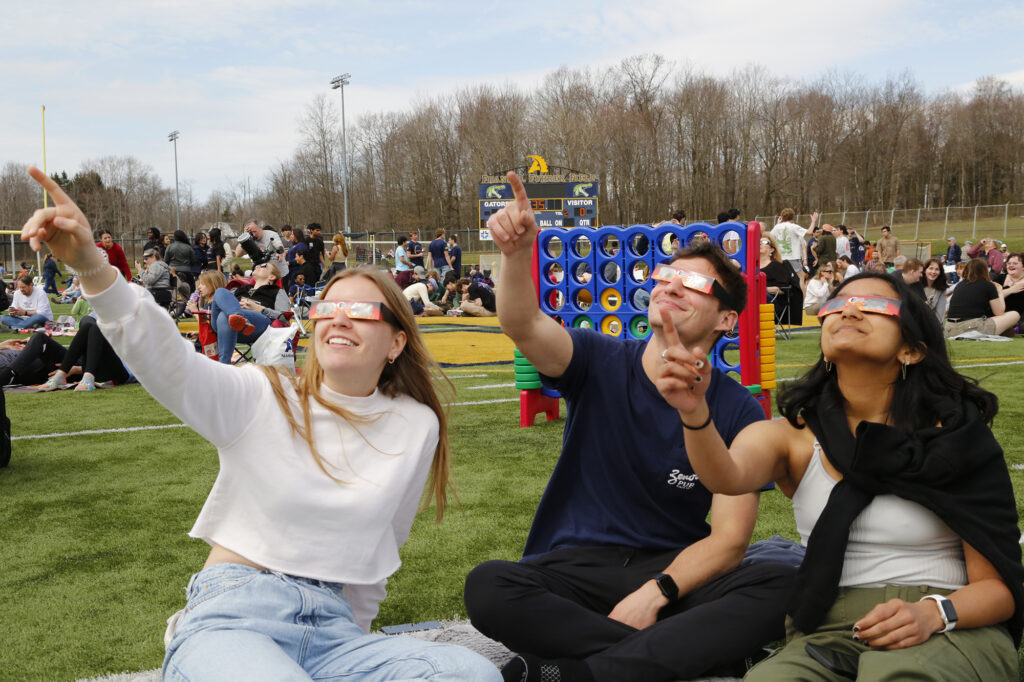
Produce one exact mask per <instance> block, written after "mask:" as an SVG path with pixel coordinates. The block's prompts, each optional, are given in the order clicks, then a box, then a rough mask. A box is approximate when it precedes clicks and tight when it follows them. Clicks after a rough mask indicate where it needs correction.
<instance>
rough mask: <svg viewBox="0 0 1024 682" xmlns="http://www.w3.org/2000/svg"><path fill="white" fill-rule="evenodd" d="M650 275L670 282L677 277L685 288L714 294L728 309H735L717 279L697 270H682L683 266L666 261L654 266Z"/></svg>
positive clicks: (710, 294) (709, 294)
mask: <svg viewBox="0 0 1024 682" xmlns="http://www.w3.org/2000/svg"><path fill="white" fill-rule="evenodd" d="M651 277H652V278H654V279H656V280H658V281H659V282H666V283H668V282H671V281H672V280H673V279H676V278H679V279H680V280H681V281H682V283H683V286H684V287H686V288H687V289H693V290H694V291H699V292H700V293H702V294H707V295H708V296H714V297H715V298H717V299H718V300H719V301H721V302H722V303H724V304H725V306H726V307H727V308H729V310H736V306H735V305H734V304H733V301H732V296H730V295H729V292H728V291H726V290H725V287H723V286H722V285H721V284H719V283H718V280H716V279H714V278H713V277H708V276H707V275H702V274H700V273H699V272H693V271H691V270H684V269H683V268H674V267H672V266H671V265H668V264H667V263H660V264H658V265H655V266H654V270H653V271H652V272H651Z"/></svg>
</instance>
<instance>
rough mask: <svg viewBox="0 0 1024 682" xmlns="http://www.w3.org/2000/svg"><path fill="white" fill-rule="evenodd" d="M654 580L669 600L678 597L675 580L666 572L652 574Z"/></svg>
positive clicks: (671, 600)
mask: <svg viewBox="0 0 1024 682" xmlns="http://www.w3.org/2000/svg"><path fill="white" fill-rule="evenodd" d="M654 582H655V583H657V584H658V589H659V590H661V593H662V594H663V595H665V598H666V599H668V600H669V601H670V602H674V601H675V600H676V599H679V588H678V587H676V581H675V580H672V576H670V575H669V574H667V573H659V574H658V575H656V576H654Z"/></svg>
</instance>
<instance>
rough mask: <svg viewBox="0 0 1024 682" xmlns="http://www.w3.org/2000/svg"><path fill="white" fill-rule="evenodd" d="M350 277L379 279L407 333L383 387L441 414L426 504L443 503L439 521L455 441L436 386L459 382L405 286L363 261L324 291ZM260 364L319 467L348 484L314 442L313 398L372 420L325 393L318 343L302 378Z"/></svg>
mask: <svg viewBox="0 0 1024 682" xmlns="http://www.w3.org/2000/svg"><path fill="white" fill-rule="evenodd" d="M349 277H365V278H367V279H369V280H370V281H372V282H373V283H374V284H376V285H377V288H378V289H379V290H380V292H381V293H382V294H383V295H384V299H385V301H386V302H387V306H388V308H390V309H391V310H392V312H394V314H395V317H396V318H398V328H399V329H401V330H402V331H404V332H405V337H406V341H405V349H404V350H403V351H402V352H401V353H400V354H399V355H398V357H397V358H396V359H395V362H394V363H391V364H385V365H384V369H383V370H382V371H381V374H380V379H378V380H377V388H378V390H380V392H381V393H383V394H384V395H387V396H389V397H391V398H394V397H397V396H398V395H401V394H403V393H404V394H405V395H408V396H409V397H411V398H412V399H414V400H416V401H417V402H420V403H423V404H424V405H426V406H427V407H429V408H430V409H431V410H433V412H434V414H435V415H436V416H437V422H438V427H439V428H438V439H437V447H436V448H435V449H434V461H433V463H432V464H431V466H430V477H429V479H428V481H429V486H428V488H427V494H426V495H425V497H424V500H423V505H422V506H421V508H420V509H421V510H422V509H425V508H426V507H427V506H428V505H429V502H430V498H431V497H433V498H434V502H435V504H436V507H437V514H436V520H437V522H440V521H441V519H442V518H443V517H444V512H445V508H446V507H447V506H448V485H449V482H450V481H449V479H450V476H451V445H450V444H449V442H448V411H447V409H446V407H445V405H444V404H442V401H441V398H440V396H439V395H438V392H437V390H436V389H435V384H434V378H433V377H434V376H439V377H442V378H444V380H445V383H446V384H447V389H448V395H447V396H446V397H447V398H450V397H451V391H452V390H454V387H453V386H452V383H451V381H449V380H448V378H447V377H445V375H444V372H442V371H441V367H440V366H439V365H438V364H437V362H436V361H435V360H434V358H433V357H431V355H430V352H429V351H428V350H427V347H426V345H425V344H424V343H423V337H422V336H421V335H420V331H419V328H418V327H417V326H416V319H415V318H414V317H413V314H412V308H411V307H410V306H409V302H408V301H407V300H406V299H405V296H404V295H403V294H402V291H401V290H400V289H399V288H398V285H397V284H395V281H394V280H393V279H392V278H391V277H390V276H389V275H387V274H386V273H384V272H382V271H381V270H378V269H377V268H375V267H373V266H369V265H367V266H361V267H358V268H352V269H349V270H343V271H341V272H339V273H338V274H336V275H335V276H334V277H332V278H331V280H330V281H329V282H328V283H327V286H325V287H324V294H326V293H327V292H328V291H330V289H331V287H332V286H334V284H335V283H336V282H338V281H339V280H343V279H347V278H349ZM260 369H261V370H263V372H264V373H265V374H266V375H267V378H268V379H269V380H270V385H271V386H272V387H273V389H274V395H275V397H276V398H277V403H278V405H279V406H280V408H281V411H282V412H284V414H285V417H286V418H287V419H288V423H289V424H290V425H291V427H292V431H293V432H294V433H295V434H296V435H298V436H300V437H301V438H304V439H305V441H306V443H307V444H308V445H309V449H310V451H311V452H312V453H313V458H314V459H315V460H316V463H317V466H319V467H320V469H321V471H323V472H324V473H325V474H327V476H329V477H330V478H332V479H334V480H335V481H338V482H339V483H344V482H345V481H342V480H341V479H338V478H337V477H336V476H333V475H332V474H331V473H330V472H329V471H328V470H327V467H326V465H325V462H324V459H323V457H322V456H321V455H320V452H319V451H318V450H317V448H316V444H315V443H314V442H313V429H312V425H311V422H312V401H313V400H315V401H316V402H317V403H319V404H320V405H321V406H323V407H324V408H326V409H328V410H330V411H331V412H333V413H334V414H336V415H338V416H339V417H341V418H342V419H344V420H346V421H348V422H350V423H353V422H358V421H366V420H365V419H360V418H358V417H356V416H355V415H353V414H351V413H349V412H348V411H347V410H344V409H342V408H340V407H338V406H336V405H332V404H331V403H329V402H327V401H326V400H324V398H323V397H322V396H321V395H320V386H321V385H322V384H323V381H324V370H323V368H322V367H321V366H320V362H319V360H318V359H317V356H316V346H315V345H314V344H311V345H310V346H309V349H308V350H307V352H306V364H305V366H304V367H303V371H302V374H301V375H300V376H299V377H294V376H291V375H289V374H285V373H283V372H282V371H281V370H279V369H278V368H274V367H266V366H261V367H260ZM282 376H285V377H287V378H288V380H289V381H290V382H291V385H292V388H293V389H294V390H295V393H296V395H297V396H298V399H299V404H300V405H301V407H302V423H301V424H300V423H299V422H298V420H297V419H296V418H295V415H294V414H293V412H292V409H291V405H290V403H289V400H288V397H287V395H286V393H285V391H284V386H283V384H282V382H281V377H282ZM371 419H372V417H371Z"/></svg>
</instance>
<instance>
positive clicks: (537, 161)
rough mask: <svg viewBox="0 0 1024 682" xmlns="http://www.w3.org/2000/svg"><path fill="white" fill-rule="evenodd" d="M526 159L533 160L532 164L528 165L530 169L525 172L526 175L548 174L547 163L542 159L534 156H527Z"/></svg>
mask: <svg viewBox="0 0 1024 682" xmlns="http://www.w3.org/2000/svg"><path fill="white" fill-rule="evenodd" d="M526 158H528V159H533V163H532V164H531V165H530V169H529V170H528V171H526V173H527V175H530V174H533V173H547V172H548V162H547V161H545V160H544V157H541V156H538V155H536V154H529V155H527V157H526Z"/></svg>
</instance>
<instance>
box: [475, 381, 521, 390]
mask: <svg viewBox="0 0 1024 682" xmlns="http://www.w3.org/2000/svg"><path fill="white" fill-rule="evenodd" d="M510 386H515V384H514V383H512V384H486V385H485V386H466V390H467V391H479V390H480V389H482V388H508V387H510Z"/></svg>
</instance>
